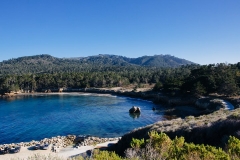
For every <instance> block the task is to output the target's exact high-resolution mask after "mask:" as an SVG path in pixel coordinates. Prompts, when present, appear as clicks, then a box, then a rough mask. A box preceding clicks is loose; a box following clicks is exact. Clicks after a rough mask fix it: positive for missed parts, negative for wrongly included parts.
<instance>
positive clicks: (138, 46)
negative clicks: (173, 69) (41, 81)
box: [0, 0, 240, 64]
mask: <svg viewBox="0 0 240 160" xmlns="http://www.w3.org/2000/svg"><path fill="white" fill-rule="evenodd" d="M38 54H50V55H52V56H55V57H60V58H61V57H85V56H90V55H98V54H115V55H123V56H127V57H140V56H144V55H156V54H170V55H173V56H176V57H179V58H184V59H187V60H190V61H193V62H196V63H199V64H210V63H220V62H221V63H225V62H227V63H236V62H240V0H0V61H3V60H7V59H10V58H17V57H21V56H30V55H38Z"/></svg>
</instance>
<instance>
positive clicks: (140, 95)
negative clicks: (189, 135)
mask: <svg viewBox="0 0 240 160" xmlns="http://www.w3.org/2000/svg"><path fill="white" fill-rule="evenodd" d="M35 95H36V96H38V95H97V96H99V95H100V96H124V97H128V98H137V99H142V100H147V101H151V102H153V103H156V100H158V102H159V101H160V102H166V98H168V97H166V96H163V95H159V94H156V93H155V94H154V93H152V92H132V91H131V92H127V91H126V92H125V91H121V90H112V89H109V90H107V89H96V88H94V89H84V91H76V92H65V91H64V92H50V93H45V92H34V93H18V94H14V96H12V97H1V98H10V99H11V98H15V97H18V96H35ZM161 98H162V99H163V100H162V99H161ZM174 98H175V101H174ZM174 98H173V99H172V101H171V100H169V101H170V102H171V103H170V104H173V106H174V104H177V101H183V99H179V98H177V97H174ZM189 102H191V104H192V100H190V101H188V102H187V105H188V104H189ZM181 104H182V103H181ZM183 105H186V104H185V103H183ZM187 105H186V106H185V107H184V106H177V107H169V109H170V110H171V109H172V110H173V111H174V110H175V112H184V113H185V112H189V113H194V112H196V113H197V112H198V113H200V114H205V113H204V112H201V111H200V110H199V108H198V109H197V107H196V106H194V107H190V106H187ZM196 110H198V111H196ZM171 113H174V112H170V114H169V115H171ZM143 127H144V126H143ZM122 136H124V135H122ZM57 137H59V136H57ZM62 137H64V136H62ZM45 139H46V138H45ZM117 142H118V141H117ZM117 142H116V143H117ZM25 143H29V142H25ZM13 144H14V143H13ZM16 144H17V143H16ZM4 145H9V144H4ZM0 146H1V145H0ZM85 146H90V145H85ZM26 147H27V146H23V150H24V153H25V152H26ZM81 147H84V146H81ZM81 147H79V148H81ZM63 148H67V149H66V150H71V152H73V153H74V154H75V153H76V152H74V151H72V150H76V151H78V150H77V149H76V148H74V147H72V148H71V147H70V148H71V149H70V148H69V145H68V146H65V147H63ZM85 148H87V147H85ZM38 151H39V152H38ZM41 152H43V154H46V153H47V154H48V153H50V154H52V153H53V155H57V154H55V153H54V152H50V151H49V152H48V151H47V152H44V151H40V150H37V151H32V150H30V151H29V150H28V156H29V155H30V153H35V154H36V153H41ZM69 152H70V151H69ZM20 153H21V151H20ZM59 153H60V152H59ZM82 153H83V152H82ZM79 154H81V153H79V152H78V155H79ZM5 155H9V156H7V157H12V156H13V157H12V158H16V156H17V155H18V153H16V154H5ZM5 155H0V159H1V157H2V156H5ZM10 155H12V156H10ZM61 155H62V156H66V155H69V154H68V153H67V151H66V152H61ZM75 155H77V154H75ZM70 156H74V155H70ZM25 158H26V157H25ZM65 158H66V157H65ZM10 159H11V158H10Z"/></svg>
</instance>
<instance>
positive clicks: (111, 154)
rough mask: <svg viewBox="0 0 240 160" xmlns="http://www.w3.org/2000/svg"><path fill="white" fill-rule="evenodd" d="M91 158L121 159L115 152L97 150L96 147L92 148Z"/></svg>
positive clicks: (100, 159) (96, 159) (99, 159)
mask: <svg viewBox="0 0 240 160" xmlns="http://www.w3.org/2000/svg"><path fill="white" fill-rule="evenodd" d="M93 159H94V160H104V159H106V160H122V158H121V157H119V156H118V155H117V154H116V153H115V152H109V151H99V150H98V149H96V150H94V152H93Z"/></svg>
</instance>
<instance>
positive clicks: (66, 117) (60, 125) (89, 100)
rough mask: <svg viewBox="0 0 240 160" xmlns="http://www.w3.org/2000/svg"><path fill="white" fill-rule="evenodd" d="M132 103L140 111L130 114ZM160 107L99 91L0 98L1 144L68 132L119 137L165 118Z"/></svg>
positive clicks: (49, 136) (39, 138)
mask: <svg viewBox="0 0 240 160" xmlns="http://www.w3.org/2000/svg"><path fill="white" fill-rule="evenodd" d="M132 106H138V107H140V108H141V111H142V113H141V114H140V115H135V116H133V115H130V114H129V112H128V110H129V109H130V108H131V107H132ZM153 107H159V106H156V105H155V104H153V103H152V102H149V101H144V100H140V99H134V98H128V97H119V96H111V95H97V94H80V93H71V94H66V93H63V94H37V95H28V96H17V97H15V98H13V99H0V144H6V143H18V142H28V141H31V140H41V139H43V138H51V137H54V136H58V135H60V136H62V135H68V134H75V135H91V136H99V137H118V136H122V135H123V134H125V133H127V132H129V131H131V130H133V129H134V128H138V127H142V126H145V125H148V124H152V123H154V122H156V121H159V120H162V118H163V115H162V114H163V113H162V112H154V111H152V108H153Z"/></svg>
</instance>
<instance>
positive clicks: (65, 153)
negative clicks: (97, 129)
mask: <svg viewBox="0 0 240 160" xmlns="http://www.w3.org/2000/svg"><path fill="white" fill-rule="evenodd" d="M117 142H118V140H115V141H107V142H105V143H100V144H97V145H96V146H82V147H78V148H76V147H73V146H68V147H66V148H61V149H60V150H59V152H57V153H55V152H52V151H51V148H52V147H51V146H50V147H49V149H48V150H30V149H29V147H22V148H21V150H20V152H19V153H14V154H11V153H8V154H4V155H0V160H14V159H17V160H27V158H28V157H31V156H34V155H36V154H39V155H45V156H47V155H51V156H58V157H60V158H62V159H67V158H69V157H74V156H77V155H81V154H82V153H85V152H87V151H88V150H92V149H93V148H101V147H108V146H110V145H112V144H115V143H117Z"/></svg>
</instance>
